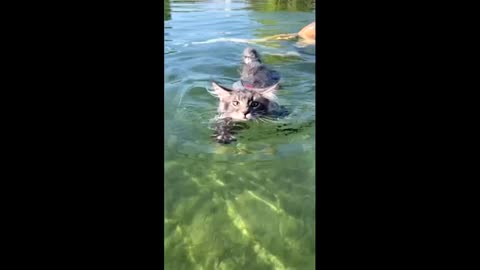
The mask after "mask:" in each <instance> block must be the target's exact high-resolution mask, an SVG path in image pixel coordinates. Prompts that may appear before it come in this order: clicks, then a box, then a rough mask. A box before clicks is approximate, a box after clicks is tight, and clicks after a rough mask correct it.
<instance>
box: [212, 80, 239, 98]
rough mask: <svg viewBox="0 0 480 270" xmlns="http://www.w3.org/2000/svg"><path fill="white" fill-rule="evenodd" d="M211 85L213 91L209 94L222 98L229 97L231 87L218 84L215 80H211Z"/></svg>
mask: <svg viewBox="0 0 480 270" xmlns="http://www.w3.org/2000/svg"><path fill="white" fill-rule="evenodd" d="M212 87H213V92H210V94H212V95H214V96H216V97H218V98H219V99H224V98H226V97H229V96H230V94H231V92H232V91H233V90H232V89H228V88H226V87H224V86H221V85H219V84H218V83H216V82H215V81H212Z"/></svg>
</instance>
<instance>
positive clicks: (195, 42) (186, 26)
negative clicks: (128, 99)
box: [164, 0, 315, 270]
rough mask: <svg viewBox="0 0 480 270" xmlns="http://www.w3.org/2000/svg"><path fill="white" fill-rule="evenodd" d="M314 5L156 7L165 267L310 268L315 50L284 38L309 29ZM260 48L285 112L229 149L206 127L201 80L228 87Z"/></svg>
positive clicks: (211, 101)
mask: <svg viewBox="0 0 480 270" xmlns="http://www.w3.org/2000/svg"><path fill="white" fill-rule="evenodd" d="M314 5H315V4H314V1H274V0H273V1H268V0H262V1H253V0H252V1H229V0H223V1H211V0H210V1H208V0H204V1H194V0H189V1H164V7H165V13H164V15H165V17H164V18H165V32H164V38H165V47H164V50H165V94H164V95H165V115H164V117H165V135H164V136H165V137H164V146H165V163H164V166H165V182H164V186H165V189H164V190H165V193H164V198H165V201H164V210H165V211H164V213H165V214H164V223H165V226H164V228H165V229H164V247H165V254H164V258H165V269H169V270H195V269H204V270H215V269H225V270H226V269H231V270H236V269H238V270H244V269H249V270H256V269H299V270H300V269H314V266H315V159H314V155H315V152H314V151H315V47H314V46H305V45H303V44H301V43H299V42H298V40H283V41H271V42H261V43H254V44H247V42H248V41H249V40H252V39H260V38H263V37H266V36H270V35H276V34H283V33H294V32H297V31H298V30H300V29H301V28H302V27H303V26H305V25H307V24H308V23H310V22H311V21H313V20H314V19H315V14H314V9H315V6H314ZM247 45H250V46H253V47H255V48H257V49H258V50H259V52H260V53H261V54H262V56H263V58H264V62H265V63H266V64H268V65H270V66H272V67H273V68H274V69H276V70H277V71H279V72H280V74H281V75H282V81H281V84H282V89H281V90H280V91H279V93H278V96H279V103H280V104H281V105H284V106H286V107H287V108H289V110H290V112H291V114H290V115H289V116H288V117H287V118H285V119H282V120H279V121H276V122H272V123H263V122H261V123H256V122H255V123H249V125H248V129H245V130H243V131H242V132H241V133H239V134H238V136H237V138H238V141H237V142H236V143H233V144H230V145H220V144H217V143H215V142H214V141H213V140H212V138H211V137H210V135H211V134H212V130H210V129H209V121H210V119H211V118H213V117H214V116H215V111H216V108H217V104H218V103H217V100H216V99H215V98H214V97H212V96H211V95H210V94H208V92H207V89H211V85H210V82H211V80H212V79H214V80H216V81H218V82H220V83H221V84H223V85H226V86H231V85H232V83H233V82H235V81H236V80H237V79H238V77H239V68H240V60H241V58H240V57H241V53H242V51H243V49H244V48H245V47H246V46H247Z"/></svg>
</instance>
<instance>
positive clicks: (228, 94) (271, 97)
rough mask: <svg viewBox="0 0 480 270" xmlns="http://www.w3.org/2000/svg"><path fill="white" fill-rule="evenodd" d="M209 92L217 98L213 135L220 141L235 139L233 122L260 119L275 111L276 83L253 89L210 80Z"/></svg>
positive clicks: (277, 106)
mask: <svg viewBox="0 0 480 270" xmlns="http://www.w3.org/2000/svg"><path fill="white" fill-rule="evenodd" d="M212 86H213V91H211V94H212V95H214V96H215V97H217V98H218V99H219V104H218V117H217V122H216V127H215V137H216V139H217V141H218V142H220V143H230V142H231V141H234V140H235V137H234V136H233V132H231V130H232V128H233V126H234V122H239V121H248V120H254V119H261V118H262V117H265V116H268V115H270V114H272V113H273V112H275V111H276V110H277V109H278V108H279V105H278V104H277V102H276V95H275V93H276V91H277V90H278V84H275V85H273V86H271V87H268V88H263V89H255V90H246V89H244V90H233V89H229V88H226V87H224V86H221V85H219V84H217V83H216V82H212Z"/></svg>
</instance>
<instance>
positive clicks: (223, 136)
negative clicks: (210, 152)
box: [215, 134, 237, 144]
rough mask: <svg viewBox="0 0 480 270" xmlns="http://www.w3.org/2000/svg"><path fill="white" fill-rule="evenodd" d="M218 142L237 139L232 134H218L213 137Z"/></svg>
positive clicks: (226, 142) (224, 142)
mask: <svg viewBox="0 0 480 270" xmlns="http://www.w3.org/2000/svg"><path fill="white" fill-rule="evenodd" d="M215 139H216V140H217V142H218V143H223V144H229V143H231V142H233V141H236V140H237V139H236V138H235V136H233V135H232V134H220V135H218V136H216V137H215Z"/></svg>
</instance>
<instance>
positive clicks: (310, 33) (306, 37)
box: [263, 21, 315, 44]
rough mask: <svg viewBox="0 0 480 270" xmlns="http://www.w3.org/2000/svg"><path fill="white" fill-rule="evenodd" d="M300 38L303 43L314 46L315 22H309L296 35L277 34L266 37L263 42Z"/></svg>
mask: <svg viewBox="0 0 480 270" xmlns="http://www.w3.org/2000/svg"><path fill="white" fill-rule="evenodd" d="M297 37H299V38H302V39H303V41H304V42H305V43H310V44H314V43H315V21H314V22H311V23H310V24H309V25H307V26H305V27H304V28H302V30H300V31H299V32H298V33H291V34H279V35H274V36H271V37H266V38H264V39H263V40H286V39H293V38H297Z"/></svg>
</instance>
